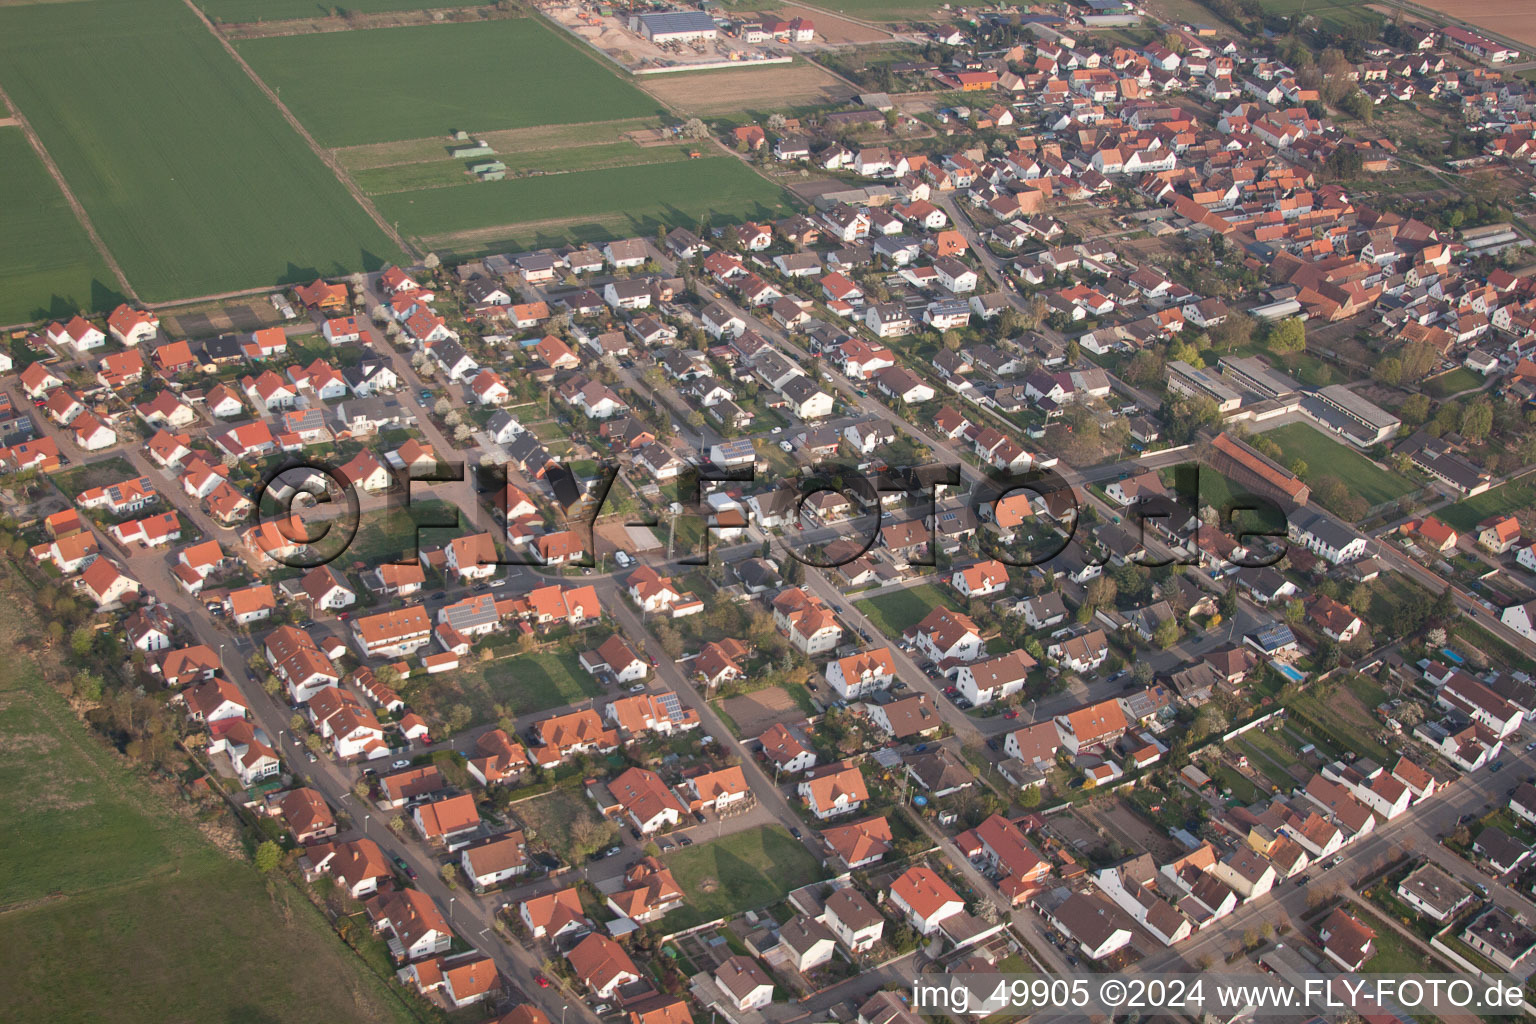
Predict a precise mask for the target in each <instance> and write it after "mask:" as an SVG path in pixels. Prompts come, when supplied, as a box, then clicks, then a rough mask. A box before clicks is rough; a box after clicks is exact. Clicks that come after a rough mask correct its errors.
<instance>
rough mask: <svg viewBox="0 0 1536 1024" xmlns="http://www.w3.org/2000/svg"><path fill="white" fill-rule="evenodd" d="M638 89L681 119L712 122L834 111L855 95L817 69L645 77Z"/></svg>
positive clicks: (802, 67) (732, 70)
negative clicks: (746, 115)
mask: <svg viewBox="0 0 1536 1024" xmlns="http://www.w3.org/2000/svg"><path fill="white" fill-rule="evenodd" d="M639 84H640V88H642V89H644V90H645V91H646V92H648V93H650V94H651V95H652V96H654V97H656V98H657V99H658V100H660V101H661V102H663V103H665V104H666V105H667V106H669V107H671V108H672V109H674V110H676V111H677V112H678V113H679V114H697V115H699V116H701V117H711V116H715V115H719V114H733V113H736V112H738V111H761V112H762V115H763V116H764V117H766V116H767V112H769V111H773V110H785V109H793V108H796V107H816V106H835V105H837V104H839V103H846V102H847V101H848V100H850V99H851V98H852V97H853V95H854V90H853V89H852V88H850V87H849V86H848V83H846V82H844V81H843V80H842V79H840V78H838V77H837V76H836V75H834V74H832V73H831V72H830V71H826V70H824V69H823V68H821V67H819V66H817V65H815V64H802V63H795V64H786V65H778V66H771V67H765V68H741V69H737V68H724V69H721V70H716V71H693V72H686V73H678V74H671V75H649V76H647V77H645V78H642V79H640V80H639Z"/></svg>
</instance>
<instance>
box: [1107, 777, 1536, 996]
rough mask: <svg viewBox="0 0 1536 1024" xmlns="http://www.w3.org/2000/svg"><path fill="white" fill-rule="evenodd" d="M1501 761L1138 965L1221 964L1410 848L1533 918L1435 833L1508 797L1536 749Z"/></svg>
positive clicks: (1141, 968) (1526, 905)
mask: <svg viewBox="0 0 1536 1024" xmlns="http://www.w3.org/2000/svg"><path fill="white" fill-rule="evenodd" d="M1504 760H1505V763H1506V767H1505V769H1504V771H1503V772H1499V773H1493V772H1490V771H1489V770H1488V769H1486V768H1483V769H1480V770H1479V771H1476V772H1473V773H1471V774H1470V775H1466V776H1463V777H1462V778H1461V779H1460V780H1458V781H1457V782H1456V783H1455V784H1453V785H1452V786H1451V787H1450V788H1449V789H1447V790H1445V791H1443V792H1440V793H1437V794H1435V795H1434V796H1433V797H1430V798H1429V799H1428V800H1425V801H1421V802H1420V803H1417V804H1415V805H1414V806H1413V807H1411V808H1410V809H1409V810H1408V811H1407V812H1406V813H1404V814H1403V815H1401V816H1400V817H1398V818H1397V819H1396V820H1394V821H1390V822H1386V823H1383V824H1380V825H1378V826H1377V827H1376V828H1375V829H1374V830H1373V831H1372V832H1371V833H1370V834H1368V835H1366V836H1365V837H1364V838H1363V839H1359V840H1356V841H1355V842H1354V843H1351V844H1350V845H1349V846H1347V847H1345V849H1344V850H1343V851H1342V853H1343V863H1341V864H1340V865H1339V866H1338V867H1336V868H1330V867H1327V866H1326V865H1325V866H1323V867H1322V868H1319V867H1317V866H1316V865H1314V866H1313V867H1312V868H1311V869H1309V871H1308V872H1307V874H1310V876H1311V881H1310V882H1308V883H1307V884H1306V885H1299V884H1297V883H1296V882H1295V881H1290V882H1286V883H1285V884H1283V885H1282V886H1280V887H1279V888H1278V889H1276V890H1274V891H1273V892H1271V894H1270V898H1268V899H1261V900H1259V901H1257V902H1255V903H1250V904H1245V905H1243V906H1241V907H1239V908H1238V909H1237V911H1236V912H1235V913H1233V914H1232V915H1230V916H1229V917H1227V918H1225V919H1224V920H1223V921H1221V922H1220V923H1219V924H1217V925H1216V926H1214V927H1210V928H1205V929H1202V930H1201V931H1199V932H1197V933H1196V934H1195V935H1194V936H1193V937H1192V938H1190V939H1189V940H1188V941H1187V942H1184V943H1181V944H1180V945H1178V946H1176V947H1174V948H1173V949H1170V950H1165V951H1164V952H1162V953H1161V954H1160V955H1157V956H1152V957H1148V958H1146V959H1145V960H1143V961H1141V962H1140V963H1139V964H1137V965H1136V967H1135V968H1134V969H1135V970H1137V971H1138V972H1141V973H1148V974H1156V973H1160V972H1167V971H1178V970H1185V969H1191V968H1193V969H1199V964H1200V961H1201V960H1202V959H1203V958H1205V957H1207V956H1209V957H1212V958H1214V959H1215V960H1216V961H1217V962H1219V961H1220V959H1221V957H1223V956H1224V955H1226V954H1227V953H1229V952H1231V951H1232V950H1233V949H1235V948H1237V947H1238V945H1239V944H1240V943H1241V941H1242V936H1243V934H1244V932H1245V931H1247V930H1250V929H1258V928H1261V927H1262V926H1263V925H1264V924H1265V923H1274V922H1276V921H1278V920H1281V919H1282V918H1285V919H1289V920H1290V921H1291V923H1292V924H1293V925H1294V926H1299V922H1300V920H1301V915H1302V914H1303V913H1304V912H1305V911H1306V909H1307V901H1308V894H1309V893H1310V892H1313V891H1318V890H1321V891H1324V892H1329V891H1332V890H1333V889H1334V888H1335V887H1343V886H1352V885H1355V884H1357V883H1358V881H1359V879H1360V878H1361V877H1362V876H1363V875H1365V874H1367V873H1369V870H1370V869H1371V867H1372V866H1375V865H1379V864H1382V863H1385V862H1386V861H1387V860H1389V859H1391V858H1393V857H1395V856H1397V855H1399V854H1401V853H1403V852H1405V851H1411V852H1414V853H1418V854H1420V855H1423V856H1426V857H1428V858H1429V859H1430V860H1432V861H1434V862H1435V863H1436V864H1438V865H1440V866H1441V867H1443V868H1445V869H1446V870H1447V871H1449V872H1450V873H1451V874H1452V875H1453V876H1455V877H1458V878H1459V879H1461V880H1462V881H1463V882H1464V883H1465V884H1466V885H1467V886H1468V887H1472V886H1475V885H1477V884H1479V883H1481V884H1484V885H1487V886H1488V888H1489V890H1490V891H1491V894H1492V897H1493V901H1494V902H1495V903H1496V904H1498V905H1499V906H1502V907H1507V908H1511V909H1514V910H1519V911H1521V912H1523V913H1524V914H1525V915H1526V918H1527V920H1532V919H1536V904H1533V903H1532V902H1531V901H1530V900H1529V899H1528V898H1527V897H1526V896H1525V895H1524V894H1523V893H1521V892H1519V891H1518V890H1516V889H1514V888H1512V887H1510V886H1506V885H1504V884H1503V883H1502V882H1499V881H1496V880H1494V879H1492V878H1489V877H1488V876H1487V875H1484V874H1483V873H1482V872H1480V871H1478V870H1477V868H1476V867H1474V866H1473V865H1472V864H1470V863H1468V862H1467V861H1466V860H1463V859H1462V858H1461V857H1459V856H1457V855H1456V854H1455V853H1453V852H1451V851H1450V850H1448V849H1446V848H1445V847H1444V846H1442V845H1440V842H1439V840H1438V838H1437V836H1438V835H1439V834H1440V833H1447V832H1450V831H1451V830H1452V829H1454V828H1455V827H1456V821H1457V819H1458V818H1459V817H1460V816H1461V815H1463V814H1467V813H1481V812H1482V811H1484V810H1486V809H1487V808H1488V807H1490V806H1491V804H1492V803H1493V802H1495V801H1497V802H1503V798H1504V794H1505V792H1506V791H1507V790H1508V789H1509V788H1510V787H1512V786H1513V785H1514V784H1515V783H1516V782H1517V781H1519V780H1521V779H1523V778H1525V777H1526V776H1527V775H1529V774H1530V773H1531V771H1532V770H1533V769H1536V754H1531V753H1526V752H1525V751H1523V750H1512V751H1510V752H1508V753H1506V754H1505V757H1504Z"/></svg>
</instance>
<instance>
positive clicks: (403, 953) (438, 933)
mask: <svg viewBox="0 0 1536 1024" xmlns="http://www.w3.org/2000/svg"><path fill="white" fill-rule="evenodd" d="M363 906H364V909H366V910H367V911H368V917H369V918H370V919H371V920H372V921H373V928H374V930H375V931H377V932H381V933H385V934H387V935H388V936H389V952H390V955H391V956H392V957H394V958H395V960H396V962H401V963H409V962H412V961H416V960H421V959H425V958H427V957H431V956H436V955H437V954H439V953H446V952H448V949H449V947H450V945H451V944H452V942H453V930H452V929H451V928H450V927H449V925H448V921H447V919H446V918H444V917H443V914H442V911H440V910H438V909H437V904H435V903H433V902H432V897H430V896H428V895H427V894H426V893H424V892H422V891H421V890H419V889H399V890H395V891H393V892H386V893H382V894H380V895H378V896H375V897H374V898H373V899H371V900H369V901H368V902H367V903H365V904H364V905H363Z"/></svg>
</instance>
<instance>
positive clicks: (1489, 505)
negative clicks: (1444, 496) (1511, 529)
mask: <svg viewBox="0 0 1536 1024" xmlns="http://www.w3.org/2000/svg"><path fill="white" fill-rule="evenodd" d="M1532 506H1536V473H1527V474H1526V475H1525V476H1522V477H1517V478H1515V479H1514V480H1511V481H1509V482H1508V483H1506V484H1500V485H1499V486H1497V487H1495V488H1493V489H1491V490H1487V491H1484V492H1483V493H1482V494H1479V495H1478V496H1477V497H1475V498H1466V499H1464V500H1462V501H1458V502H1457V503H1456V504H1454V505H1449V506H1447V507H1445V508H1442V509H1441V510H1440V511H1438V512H1436V513H1435V515H1436V516H1437V517H1439V518H1440V519H1441V520H1443V521H1444V522H1445V524H1446V525H1447V526H1450V527H1452V528H1454V529H1456V530H1460V531H1461V532H1463V533H1465V532H1466V531H1468V530H1471V529H1473V528H1474V527H1476V526H1477V524H1478V523H1480V522H1482V521H1483V520H1484V519H1487V518H1488V517H1489V516H1496V515H1505V514H1508V513H1511V512H1519V511H1520V510H1522V509H1527V508H1530V507H1532Z"/></svg>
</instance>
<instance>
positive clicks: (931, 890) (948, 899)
mask: <svg viewBox="0 0 1536 1024" xmlns="http://www.w3.org/2000/svg"><path fill="white" fill-rule="evenodd" d="M886 898H887V900H889V902H890V904H891V906H892V907H893V908H895V909H896V911H897V912H898V913H900V914H901V915H902V917H903V918H905V919H906V921H907V923H908V924H910V925H911V926H912V927H913V928H915V929H917V931H918V933H919V934H921V935H932V934H933V933H934V932H935V931H937V930H938V928H939V925H940V924H941V923H942V922H943V921H945V920H947V919H949V918H951V917H954V916H955V915H956V914H960V913H963V912H964V911H965V901H964V900H962V899H961V898H960V895H959V894H958V893H956V892H955V890H953V889H951V888H950V887H949V885H948V884H947V883H946V882H945V881H944V880H943V879H942V878H940V877H939V874H938V872H936V871H934V870H933V869H932V868H930V867H928V866H926V865H923V864H918V865H915V866H913V867H910V868H908V869H907V870H906V871H904V872H902V874H901V875H900V876H899V877H898V878H897V879H896V880H895V881H894V882H892V883H891V888H890V892H889V893H888V894H887V896H886Z"/></svg>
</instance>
